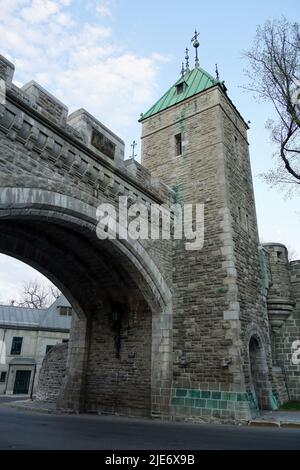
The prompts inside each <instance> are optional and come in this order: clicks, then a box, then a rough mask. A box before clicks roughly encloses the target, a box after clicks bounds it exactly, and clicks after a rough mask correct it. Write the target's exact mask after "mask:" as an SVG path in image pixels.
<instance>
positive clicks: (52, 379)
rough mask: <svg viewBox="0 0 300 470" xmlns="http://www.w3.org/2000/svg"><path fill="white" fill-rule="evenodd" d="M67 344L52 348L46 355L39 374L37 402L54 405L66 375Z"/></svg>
mask: <svg viewBox="0 0 300 470" xmlns="http://www.w3.org/2000/svg"><path fill="white" fill-rule="evenodd" d="M67 355H68V344H58V345H57V346H53V348H51V350H50V351H49V352H48V354H46V356H45V358H44V360H43V364H42V367H41V370H40V374H39V381H38V388H37V392H36V400H37V401H46V402H51V403H55V402H56V400H57V398H58V395H59V392H60V389H61V386H62V383H63V380H64V377H65V375H66V365H67Z"/></svg>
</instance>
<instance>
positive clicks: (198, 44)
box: [191, 29, 200, 68]
mask: <svg viewBox="0 0 300 470" xmlns="http://www.w3.org/2000/svg"><path fill="white" fill-rule="evenodd" d="M199 35H200V33H197V30H196V29H195V36H194V37H193V38H192V40H191V42H192V43H193V46H194V48H195V49H196V58H195V67H196V68H198V67H199V57H198V47H199V46H200V43H199V41H198V36H199Z"/></svg>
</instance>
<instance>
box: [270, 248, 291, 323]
mask: <svg viewBox="0 0 300 470" xmlns="http://www.w3.org/2000/svg"><path fill="white" fill-rule="evenodd" d="M264 248H265V249H266V250H267V252H268V261H269V266H270V273H271V285H270V289H269V292H268V297H267V305H268V315H269V321H270V324H271V327H272V330H273V331H274V332H278V331H279V330H280V328H281V327H282V325H283V323H284V322H285V321H286V320H287V319H288V318H289V316H290V315H291V314H292V313H293V309H294V305H295V301H294V299H293V296H292V292H291V279H290V265H289V260H288V251H287V248H286V247H285V246H284V245H282V244H281V243H269V244H264Z"/></svg>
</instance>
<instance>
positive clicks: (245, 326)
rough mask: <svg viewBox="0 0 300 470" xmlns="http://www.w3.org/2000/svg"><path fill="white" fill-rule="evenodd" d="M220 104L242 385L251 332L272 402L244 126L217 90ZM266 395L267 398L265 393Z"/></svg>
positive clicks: (248, 375) (247, 378) (249, 380)
mask: <svg viewBox="0 0 300 470" xmlns="http://www.w3.org/2000/svg"><path fill="white" fill-rule="evenodd" d="M220 104H221V109H222V111H221V113H222V120H223V142H224V158H225V165H226V183H227V190H228V198H229V209H230V218H231V227H232V234H233V237H232V241H233V245H232V249H233V258H234V260H233V261H234V266H232V276H233V277H234V276H235V277H236V288H237V291H238V295H237V302H238V310H237V312H236V319H237V318H239V321H240V325H241V336H240V338H239V339H238V344H239V349H240V356H241V358H242V361H243V371H244V377H245V387H246V390H247V392H249V393H251V392H252V391H253V377H252V375H251V364H250V354H249V344H250V340H251V337H252V336H253V335H254V337H257V336H258V337H259V338H258V343H259V344H260V345H261V346H260V347H261V348H262V350H261V354H262V355H263V356H264V357H265V360H266V362H267V366H268V370H267V371H266V373H265V382H266V385H265V389H266V390H268V391H269V394H270V399H269V401H270V403H269V405H270V406H272V405H271V400H272V393H273V392H272V389H271V373H270V372H271V367H272V360H271V342H270V329H269V321H268V314H267V305H266V296H265V292H264V290H263V289H262V284H261V277H262V273H261V269H260V260H259V250H258V245H259V239H258V228H257V218H256V209H255V199H254V190H253V183H252V173H251V164H250V156H249V144H248V141H247V129H246V125H245V124H244V123H243V122H242V120H241V118H240V117H239V116H238V114H237V112H236V111H235V110H234V109H233V108H232V106H231V105H230V103H229V102H228V100H227V99H226V98H225V96H224V95H223V94H222V95H221V94H220ZM232 319H233V317H232ZM232 323H233V324H232V327H231V331H233V330H234V321H233V322H232ZM266 393H267V392H266ZM265 399H266V402H267V401H268V397H265Z"/></svg>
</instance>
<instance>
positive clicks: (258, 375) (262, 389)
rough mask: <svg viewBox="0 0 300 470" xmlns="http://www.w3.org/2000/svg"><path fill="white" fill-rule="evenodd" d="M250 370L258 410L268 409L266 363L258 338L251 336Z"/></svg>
mask: <svg viewBox="0 0 300 470" xmlns="http://www.w3.org/2000/svg"><path fill="white" fill-rule="evenodd" d="M249 356H250V370H251V379H252V387H253V392H254V393H255V396H256V400H257V405H258V408H259V409H260V410H268V409H270V398H269V389H270V384H269V379H268V365H267V361H266V358H265V355H264V351H263V350H262V348H261V346H260V344H259V342H258V340H257V339H256V338H255V337H252V338H251V340H250V343H249Z"/></svg>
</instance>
